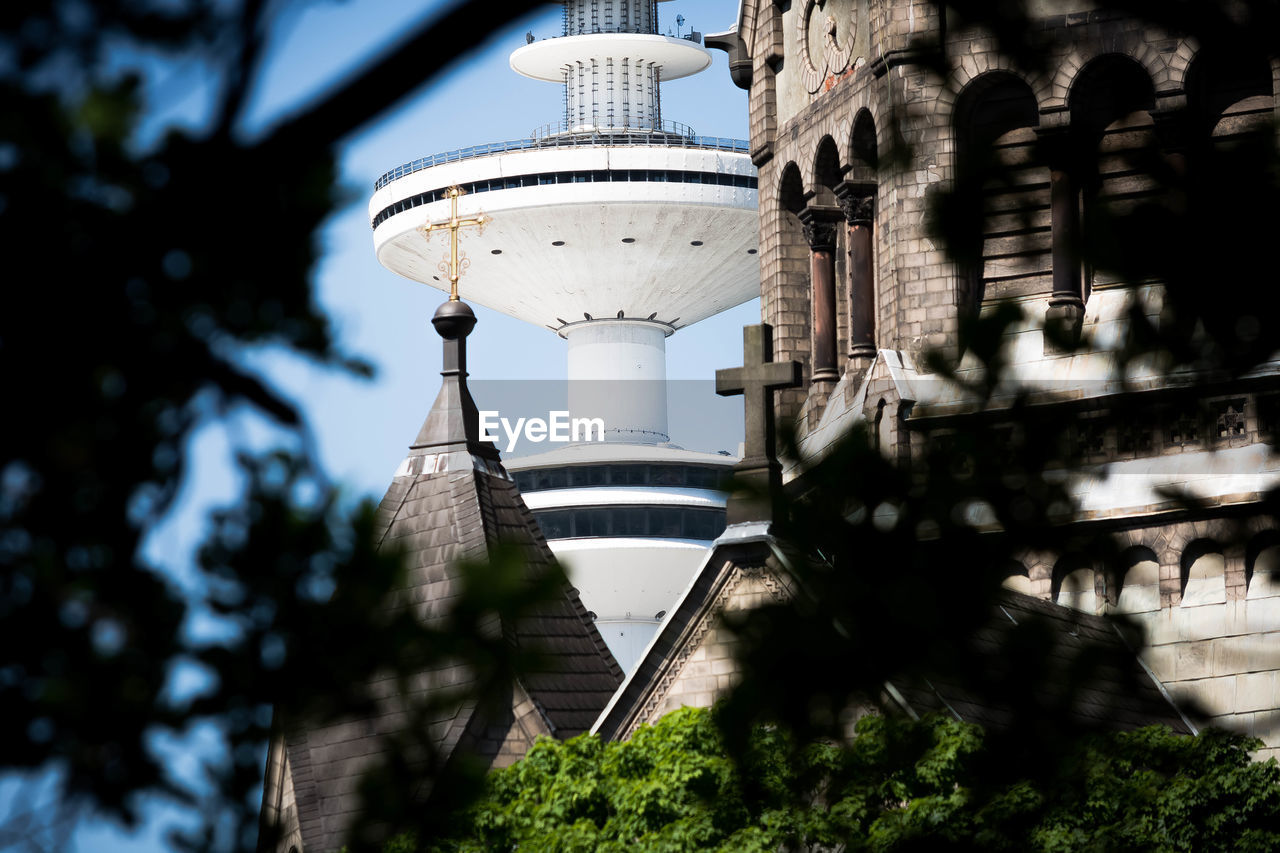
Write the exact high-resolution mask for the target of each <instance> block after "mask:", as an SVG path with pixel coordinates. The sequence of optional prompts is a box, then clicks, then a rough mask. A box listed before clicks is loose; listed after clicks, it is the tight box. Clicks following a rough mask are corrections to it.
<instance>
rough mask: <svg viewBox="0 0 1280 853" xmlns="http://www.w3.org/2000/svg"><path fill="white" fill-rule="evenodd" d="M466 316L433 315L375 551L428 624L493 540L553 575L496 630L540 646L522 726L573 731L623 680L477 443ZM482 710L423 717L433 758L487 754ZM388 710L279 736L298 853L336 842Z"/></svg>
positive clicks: (516, 498)
mask: <svg viewBox="0 0 1280 853" xmlns="http://www.w3.org/2000/svg"><path fill="white" fill-rule="evenodd" d="M475 322H476V321H475V315H474V314H473V313H472V312H471V309H470V308H469V307H467V305H466V304H465V303H462V302H446V303H445V304H444V305H443V306H441V308H440V310H439V311H437V312H436V315H435V317H434V318H433V319H432V323H433V325H435V327H436V330H437V331H438V332H440V334H441V337H443V338H444V339H445V342H444V369H443V370H442V371H441V375H442V377H443V382H442V384H441V388H440V392H439V394H438V395H437V396H436V400H435V403H434V405H433V406H432V407H431V411H430V413H429V414H428V415H427V418H426V421H425V422H424V423H423V425H422V429H421V430H420V431H419V432H418V436H417V438H416V439H415V440H414V443H413V444H412V445H411V446H410V448H409V452H408V455H407V456H406V457H405V459H404V461H403V462H402V463H401V464H400V467H399V468H398V469H397V471H396V473H395V478H394V479H393V480H392V483H391V485H390V487H389V488H388V489H387V492H386V495H385V496H384V497H383V499H382V503H381V504H380V506H379V508H378V514H377V524H376V535H377V537H378V542H379V547H389V546H392V545H394V546H396V547H398V548H400V549H402V550H403V551H404V553H405V559H406V560H407V578H406V581H407V588H406V589H405V596H406V599H407V600H409V601H412V602H415V603H416V604H417V606H418V607H419V608H420V612H421V615H422V617H423V618H424V619H426V620H429V621H430V620H438V619H442V618H443V617H444V616H445V615H446V614H447V613H448V612H449V609H450V604H451V602H452V601H454V600H455V599H456V598H457V597H458V595H459V594H460V592H461V577H460V573H459V570H458V568H457V566H458V563H459V562H460V561H464V560H483V559H486V558H488V557H490V556H491V555H492V553H493V551H492V549H493V548H494V547H495V546H496V545H497V544H498V543H500V542H501V543H506V544H508V545H514V546H516V547H518V548H519V549H521V550H522V551H523V553H524V556H525V565H526V569H527V571H528V573H529V576H530V577H531V578H536V577H545V576H546V573H547V572H554V573H556V574H558V575H559V583H558V584H557V589H558V594H557V595H555V596H553V597H551V598H548V599H545V600H542V601H539V602H536V603H535V604H534V605H533V607H532V608H531V610H530V612H529V615H528V616H527V617H526V618H523V619H521V620H519V621H518V622H517V624H514V625H502V626H500V628H501V630H503V631H504V632H505V633H507V634H508V635H509V636H510V637H512V639H513V640H514V641H515V642H517V643H518V644H520V645H522V646H526V647H533V648H535V649H537V650H538V651H539V652H541V653H542V661H543V664H542V669H541V670H540V671H536V672H528V673H525V674H524V676H523V677H522V679H521V680H520V682H519V683H518V684H517V685H515V692H514V696H515V699H514V700H513V702H514V704H521V703H522V702H523V701H524V700H525V699H527V700H531V704H532V706H533V708H534V710H535V712H536V713H535V714H533V715H532V716H534V717H535V719H534V720H533V721H532V723H530V724H525V723H522V724H521V725H522V726H524V728H526V729H528V728H530V726H531V727H532V729H533V730H534V731H536V732H543V733H548V734H552V735H555V736H557V737H562V738H564V737H571V736H573V735H576V734H580V733H581V732H584V731H586V730H587V728H589V727H590V725H591V723H592V721H594V719H595V718H596V717H597V716H598V715H599V713H600V711H601V709H603V708H604V706H605V704H606V703H607V702H608V700H609V698H610V697H611V696H612V694H613V692H614V690H615V689H616V688H617V686H618V685H619V684H620V683H621V681H622V670H621V669H620V668H619V666H618V664H617V662H616V661H614V659H613V656H612V655H611V654H610V653H609V650H608V647H607V646H606V645H605V643H604V640H603V639H602V638H601V637H600V634H599V632H598V631H597V630H596V627H595V624H594V622H593V621H592V620H591V618H590V617H589V616H588V614H587V610H586V608H585V607H583V605H582V602H581V600H580V599H579V598H578V592H577V590H575V589H573V588H572V587H570V586H569V583H568V580H567V579H566V578H565V577H564V575H563V573H562V572H561V570H560V568H559V566H558V565H557V564H556V562H555V558H554V557H553V556H552V554H551V551H550V549H549V548H548V547H547V543H546V540H545V539H544V538H543V535H542V532H541V530H540V529H539V528H538V525H537V523H536V522H535V521H534V519H533V515H532V514H531V513H530V512H529V509H528V508H527V507H526V506H525V504H524V501H523V500H522V499H521V498H520V494H519V492H518V491H517V489H516V487H515V484H514V483H513V482H512V479H511V477H510V476H509V475H508V474H507V472H506V471H505V470H504V469H503V467H502V463H501V461H500V459H499V456H498V452H497V450H496V449H495V448H494V446H493V445H492V444H490V443H485V442H481V441H479V428H478V420H479V418H478V414H477V412H476V407H475V403H474V401H473V400H472V399H471V394H470V392H469V391H468V390H467V385H466V376H467V373H466V343H465V339H466V336H467V335H468V334H469V333H470V331H471V329H472V327H473V326H474V325H475ZM495 627H499V626H495ZM427 675H431V674H427ZM472 677H473V674H472V673H469V672H466V671H462V672H458V671H456V670H451V671H450V672H449V673H447V678H444V679H430V678H429V679H426V680H427V681H431V680H440V681H442V682H444V681H447V682H448V683H449V684H450V686H451V687H464V686H465V685H466V683H467V682H468V681H469V680H471V679H472ZM524 704H525V705H527V704H529V703H524ZM507 710H511V709H507ZM481 716H483V715H482V714H481V713H480V712H479V711H478V710H477V707H476V706H475V704H474V703H472V704H468V705H463V706H461V707H458V708H454V709H451V710H450V711H448V712H445V713H444V714H442V716H441V718H440V719H436V720H432V730H433V731H436V732H439V735H438V737H437V740H436V743H437V746H438V747H439V750H440V757H441V758H442V759H447V758H448V757H449V756H450V755H452V754H453V753H454V752H455V751H456V750H457V749H458V748H459V745H460V744H465V746H463V747H462V748H464V749H469V750H472V751H478V752H480V753H482V754H485V755H486V757H489V758H492V757H493V755H492V753H493V751H494V750H496V748H497V747H498V746H500V745H501V744H500V741H501V737H499V739H498V741H494V740H493V739H492V738H489V739H488V740H486V739H485V735H482V734H478V733H481V732H485V731H487V730H490V729H491V728H492V726H493V723H495V722H498V723H499V724H501V723H502V721H488V720H482V719H480V717H481ZM526 716H529V715H527V714H526ZM397 717H400V718H401V719H402V718H403V715H395V714H391V715H385V716H382V717H379V718H377V719H370V720H356V721H348V722H344V723H340V724H335V725H332V726H327V727H323V728H311V729H307V730H305V731H298V732H295V733H293V734H291V735H290V736H288V737H287V738H286V752H287V758H288V765H289V767H290V770H291V777H292V786H293V790H294V797H295V800H296V806H297V816H298V823H299V829H300V833H301V837H302V842H303V848H304V849H305V850H306V851H327V850H331V849H336V848H338V847H339V846H341V844H342V843H343V834H344V832H345V830H346V829H347V827H348V826H349V825H350V821H351V819H352V817H353V814H354V812H355V810H356V808H357V807H358V798H357V796H356V794H355V790H356V781H357V779H358V778H359V776H360V774H361V773H362V771H363V770H364V768H365V766H366V765H367V763H368V761H369V758H370V756H372V755H375V754H376V753H377V752H378V749H379V740H380V737H381V736H382V735H385V734H388V733H390V732H391V731H392V729H389V728H388V725H393V723H388V721H389V720H395V719H396V718H397ZM510 719H511V717H510V716H508V717H507V721H508V722H509V721H510Z"/></svg>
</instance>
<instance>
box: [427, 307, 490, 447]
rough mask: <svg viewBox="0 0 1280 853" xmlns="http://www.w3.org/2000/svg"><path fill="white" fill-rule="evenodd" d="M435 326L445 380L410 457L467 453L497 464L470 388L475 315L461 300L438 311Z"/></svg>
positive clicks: (442, 374) (434, 321) (434, 319)
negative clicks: (482, 435) (482, 432)
mask: <svg viewBox="0 0 1280 853" xmlns="http://www.w3.org/2000/svg"><path fill="white" fill-rule="evenodd" d="M431 325H433V326H435V329H436V332H438V333H439V334H440V337H441V338H443V339H444V360H443V364H442V367H441V370H440V376H441V377H442V378H443V381H442V382H441V383H440V393H439V394H437V395H436V401H435V403H434V404H432V406H431V412H430V413H429V414H428V415H427V419H426V421H425V422H424V423H423V424H422V429H421V430H419V431H418V437H417V438H416V439H414V442H413V444H412V445H410V446H409V455H410V456H411V457H412V456H415V455H425V454H429V453H443V452H449V451H466V452H468V453H471V454H472V455H474V456H480V457H483V458H485V459H491V460H495V461H496V460H497V459H498V451H497V448H495V447H494V446H493V444H492V443H490V442H484V441H481V440H480V413H479V411H478V410H477V409H476V403H475V400H473V399H472V398H471V391H470V390H469V389H468V388H467V335H469V334H471V330H472V329H474V328H475V325H476V315H475V312H473V311H472V310H471V306H470V305H468V304H467V303H465V302H462V301H461V300H459V301H456V302H455V301H453V300H450V301H448V302H445V303H444V304H442V305H441V306H440V307H439V308H437V309H436V313H435V316H433V317H432V318H431Z"/></svg>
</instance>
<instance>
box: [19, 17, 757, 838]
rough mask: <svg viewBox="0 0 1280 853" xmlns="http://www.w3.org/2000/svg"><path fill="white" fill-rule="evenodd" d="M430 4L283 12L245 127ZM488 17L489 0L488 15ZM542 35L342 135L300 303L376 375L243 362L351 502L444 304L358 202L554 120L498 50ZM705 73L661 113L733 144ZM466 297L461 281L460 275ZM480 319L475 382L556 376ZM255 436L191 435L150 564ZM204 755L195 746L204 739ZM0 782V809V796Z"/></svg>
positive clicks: (725, 329) (253, 428) (160, 77)
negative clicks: (395, 175)
mask: <svg viewBox="0 0 1280 853" xmlns="http://www.w3.org/2000/svg"><path fill="white" fill-rule="evenodd" d="M440 5H441V4H439V3H432V2H421V3H408V2H404V0H344V1H343V2H335V0H322V1H321V2H317V3H315V4H312V5H298V4H291V5H288V6H287V7H286V9H285V11H284V13H283V14H282V15H281V17H280V20H279V22H278V26H277V28H276V30H275V32H274V33H273V36H272V40H271V44H270V50H269V53H268V61H267V67H266V69H265V73H264V75H263V77H262V79H261V80H260V81H258V86H257V89H256V90H255V94H254V96H253V100H252V107H251V119H250V122H249V128H248V130H249V132H252V131H253V128H254V127H262V126H265V125H267V124H269V123H270V122H271V121H273V120H274V119H275V118H278V117H279V116H281V115H283V114H285V113H288V112H290V111H292V110H295V109H298V108H300V107H301V106H303V105H305V104H306V103H307V102H308V101H309V100H311V99H312V98H315V97H316V96H318V95H319V94H320V93H322V92H323V91H324V90H325V89H326V88H327V87H328V86H329V85H332V84H333V83H334V82H336V81H337V80H339V79H341V77H342V76H343V75H345V74H346V73H348V72H350V71H351V70H352V69H353V68H355V67H357V66H358V65H359V64H360V63H361V62H362V61H364V60H366V59H368V58H369V57H371V56H372V55H374V54H376V52H377V51H378V50H380V49H381V48H383V47H386V46H389V45H390V44H393V43H394V42H395V41H396V40H397V38H398V37H399V36H400V35H401V34H403V33H404V32H405V31H406V29H407V28H408V27H409V26H411V25H412V24H413V23H414V22H415V21H417V20H419V19H421V18H422V17H423V16H424V15H430V14H431V13H432V10H433V9H434V8H436V7H438V6H440ZM496 8H498V9H500V8H501V5H500V4H497V5H496ZM659 14H660V21H661V25H660V30H661V32H664V33H665V32H666V31H667V29H668V28H669V27H671V28H674V26H675V18H676V16H677V15H683V16H684V18H685V19H686V23H685V25H684V28H683V29H684V31H685V32H687V31H688V30H689V29H690V28H691V27H692V28H693V29H697V30H699V31H701V32H703V33H707V32H716V31H720V30H725V29H728V28H729V26H731V24H732V23H733V21H734V19H735V17H736V14H737V3H736V2H735V0H701V1H700V2H698V1H697V0H674V2H664V3H661V4H660V6H659ZM530 30H531V31H532V32H533V34H534V35H535V37H538V38H543V37H551V36H555V35H558V34H559V31H560V10H559V7H558V6H548V7H546V9H545V10H544V11H543V12H540V13H537V14H534V15H531V16H529V17H526V18H523V19H520V20H517V21H513V22H510V23H508V24H506V25H504V26H499V28H497V29H495V31H494V32H493V33H492V35H491V36H490V37H489V38H488V39H486V40H485V41H484V42H483V43H482V44H481V45H480V46H479V47H478V48H477V49H475V50H474V51H473V52H472V53H471V54H469V55H468V56H466V57H465V58H464V59H463V60H462V61H461V62H459V63H457V64H456V65H455V66H453V67H452V68H450V69H449V70H447V71H446V72H445V73H444V74H442V75H439V76H437V77H436V78H435V79H434V80H432V81H431V82H430V83H429V84H428V85H425V86H423V87H422V88H421V89H420V90H419V91H418V92H416V93H415V95H414V96H413V97H411V98H410V99H407V100H406V101H405V102H403V103H402V104H401V105H400V106H399V108H398V109H396V110H394V111H393V112H391V113H389V114H386V115H384V116H383V117H382V118H381V119H380V120H379V121H377V122H376V123H374V124H372V125H370V126H368V127H366V128H364V129H363V130H362V131H361V132H360V133H359V134H357V135H354V136H352V137H351V138H350V139H348V140H347V141H346V142H345V144H344V145H343V147H342V149H341V151H340V158H341V174H342V181H343V183H344V185H345V186H346V187H347V189H348V195H349V199H350V201H349V203H348V204H346V205H345V206H344V207H342V208H341V209H340V210H339V211H338V212H337V213H336V214H335V215H334V217H333V218H332V219H331V220H330V221H329V223H327V225H326V226H325V227H324V229H323V231H322V233H321V235H320V239H321V245H322V247H323V259H322V261H321V263H320V265H319V267H318V268H317V270H316V274H315V294H316V298H317V300H318V301H319V303H320V304H321V305H322V306H323V308H324V310H325V311H326V312H327V313H328V314H329V316H330V317H331V318H332V321H333V323H334V326H335V329H336V331H337V335H338V338H339V340H340V342H341V345H342V346H343V348H344V349H345V350H346V351H348V352H349V353H351V354H354V355H358V356H360V357H362V358H364V359H366V360H368V361H369V362H370V363H372V364H373V365H374V366H375V368H376V370H377V374H376V377H375V378H374V379H373V380H370V381H365V380H358V379H353V378H350V377H346V376H341V375H335V374H333V373H330V372H327V371H324V370H320V369H317V368H316V367H314V366H313V365H310V364H307V363H305V362H301V361H299V360H296V359H290V358H285V357H281V356H280V355H278V354H275V353H263V354H260V356H259V357H257V358H256V359H255V361H256V363H257V364H258V365H259V366H260V368H261V369H262V370H263V371H264V372H265V373H267V374H268V375H269V376H270V377H271V379H272V381H273V382H275V383H276V384H277V385H278V386H279V387H281V388H283V389H284V390H285V391H286V393H287V394H289V395H290V396H291V397H292V398H293V399H294V400H295V401H296V402H297V403H299V404H300V406H301V408H302V409H303V410H304V412H305V413H306V415H307V417H308V419H309V421H310V423H311V426H312V429H313V431H314V435H315V440H316V446H317V447H318V449H319V453H320V455H321V458H322V460H323V463H324V466H325V468H326V469H327V470H328V472H329V474H330V475H331V477H332V478H333V479H334V480H335V481H337V482H339V483H342V484H343V487H344V489H346V490H347V494H348V495H349V496H350V497H353V498H354V497H359V496H369V497H375V498H376V497H379V496H380V495H381V493H382V491H383V490H384V489H385V488H386V486H387V484H388V483H389V482H390V479H391V474H392V472H393V471H394V470H395V468H396V466H397V464H398V463H399V461H400V459H401V458H402V456H403V454H404V450H405V448H406V446H407V445H408V443H409V442H410V441H411V440H412V438H413V437H414V435H415V434H416V432H417V429H418V426H419V425H420V424H421V422H422V419H423V417H424V416H425V414H426V411H427V409H428V407H429V406H430V404H431V401H432V399H433V398H434V396H435V392H436V390H437V388H438V382H439V373H438V371H439V369H440V341H439V338H438V337H437V336H436V335H435V333H434V332H433V331H432V329H431V327H430V323H429V320H430V317H431V314H432V313H433V312H434V310H435V308H436V306H437V305H438V304H439V303H440V302H441V301H443V299H444V298H445V297H444V295H443V294H441V293H440V292H439V291H436V290H434V289H431V288H428V287H426V286H424V285H421V284H417V283H414V282H411V281H408V280H406V279H403V278H400V277H399V276H397V275H395V274H393V273H391V272H389V271H387V270H385V269H383V268H382V267H381V266H380V265H379V264H378V263H377V261H376V259H375V258H374V255H373V241H372V232H371V230H370V227H369V222H368V214H367V203H368V199H369V195H370V194H371V192H372V189H373V182H374V180H375V179H376V178H377V176H378V175H380V174H382V173H383V172H385V171H387V170H389V169H392V168H394V167H395V166H397V165H400V164H401V163H405V162H408V161H410V160H414V159H417V158H419V157H422V156H425V155H428V154H433V153H437V152H440V151H446V150H450V149H454V148H461V147H465V146H468V145H474V144H478V143H482V142H494V141H500V140H507V139H517V138H521V137H524V136H526V135H528V133H529V132H530V131H531V130H533V129H534V128H536V127H539V126H541V125H544V124H547V123H548V122H553V121H557V120H558V119H559V108H560V103H561V92H560V90H559V87H557V86H556V85H553V84H548V83H541V82H536V81H532V80H527V79H525V78H523V77H520V76H519V75H517V74H515V73H514V72H513V71H511V70H510V68H509V66H508V64H507V57H508V55H509V54H510V53H511V51H513V50H515V49H516V48H518V47H520V46H521V45H523V44H524V42H525V38H524V34H525V32H526V31H530ZM712 55H713V58H714V64H713V66H712V67H711V68H710V69H708V70H707V71H705V72H703V73H702V74H699V75H696V76H694V77H691V78H687V79H684V80H679V81H675V82H672V83H667V84H664V85H663V89H662V100H663V104H662V106H663V117H664V118H666V119H669V120H673V121H678V122H683V123H685V124H688V125H691V126H692V127H694V128H695V129H696V131H697V132H698V133H700V134H703V135H708V136H732V137H737V138H745V137H746V128H747V101H746V93H745V92H743V91H741V90H739V89H737V88H735V87H734V86H733V84H732V83H731V82H730V81H729V75H728V69H727V64H726V60H725V55H724V54H723V53H721V52H719V51H713V52H712ZM148 71H149V72H150V75H149V77H150V85H149V86H148V94H149V103H148V108H149V111H150V121H149V124H148V133H155V132H158V131H159V130H160V129H162V128H163V127H165V126H167V125H171V124H175V123H177V124H182V123H190V124H192V125H198V124H199V123H200V121H201V116H202V109H203V108H204V107H205V105H207V99H208V95H209V92H208V89H207V88H206V84H205V79H204V74H203V71H204V69H203V68H201V66H200V65H199V64H198V63H196V62H190V63H183V64H178V65H164V64H159V65H152V66H150V67H149V69H148ZM463 289H464V294H465V278H464V280H463ZM476 313H477V315H478V317H479V320H480V322H479V324H478V326H477V328H476V331H475V332H474V333H473V334H472V336H471V338H470V349H469V360H470V365H469V367H470V372H471V375H472V377H473V378H474V379H476V380H480V381H489V380H512V379H561V378H563V376H564V372H565V345H564V342H563V341H561V340H560V339H559V338H558V337H556V336H555V335H554V334H553V333H551V332H550V331H548V330H547V329H545V328H537V327H533V326H531V325H528V324H525V323H522V322H519V321H517V320H513V319H509V318H507V317H504V316H502V315H500V314H497V313H495V312H493V311H489V310H487V309H484V308H481V307H478V306H477V307H476ZM755 322H759V308H758V303H757V302H756V301H752V302H750V303H747V304H746V305H744V306H740V307H739V308H737V309H733V310H730V311H727V312H725V313H724V314H721V315H719V316H717V317H713V318H711V319H709V320H706V321H703V322H702V323H699V324H697V325H694V326H692V327H689V328H687V329H683V330H681V331H680V332H679V333H677V334H676V335H674V336H673V337H672V338H670V339H669V340H668V342H667V353H668V358H667V367H668V377H669V378H670V379H680V380H703V381H707V380H710V379H712V378H713V376H714V371H715V369H716V368H718V367H728V366H733V365H736V364H739V363H740V362H741V341H742V333H741V329H742V326H743V325H744V324H747V323H755ZM678 414H679V413H678V412H673V413H672V421H673V436H672V438H673V440H674V441H676V442H681V441H682V437H681V435H680V434H679V432H678V426H676V424H677V421H678ZM245 435H248V436H250V440H257V441H270V440H271V436H270V434H269V432H267V431H265V430H264V428H263V427H262V426H261V425H260V424H258V423H255V422H253V421H252V420H246V419H240V418H233V419H232V423H231V424H230V425H227V424H214V425H210V426H209V427H208V428H206V429H204V430H202V431H201V433H200V434H199V435H197V436H196V438H195V439H194V441H193V445H192V450H193V452H194V458H195V460H196V464H195V465H194V470H193V476H192V479H191V481H190V483H189V484H188V486H187V487H186V488H185V490H184V493H183V496H182V499H181V500H180V503H179V506H178V508H177V511H176V512H175V513H174V516H173V520H172V522H171V523H170V524H168V525H167V526H166V527H165V529H163V530H161V531H159V532H158V533H157V534H156V536H154V537H153V539H152V541H151V542H150V543H149V545H148V553H149V556H151V557H152V558H153V559H154V560H156V561H157V562H160V563H162V564H164V565H166V566H167V567H168V568H169V570H170V571H171V572H173V573H174V576H175V577H177V578H179V579H182V578H183V576H184V575H187V574H188V571H187V568H186V567H187V566H188V565H189V555H190V554H191V549H192V548H193V547H194V546H195V544H196V543H197V542H198V541H199V539H200V538H201V536H202V534H203V517H204V514H205V512H206V511H207V509H208V508H209V507H210V506H212V505H214V504H217V503H219V502H223V501H227V500H231V499H233V498H234V495H235V493H236V490H237V488H238V482H237V480H236V478H235V476H234V475H233V474H232V468H231V458H230V456H229V452H228V451H229V446H230V441H232V440H233V439H234V438H236V437H243V436H245ZM739 440H740V435H739V436H733V435H728V436H723V437H722V438H721V439H720V440H717V441H716V442H715V443H714V446H700V445H699V444H696V443H689V442H688V440H687V439H683V441H684V442H685V443H686V444H687V446H689V447H691V448H692V449H700V450H718V449H721V448H728V449H734V448H735V447H736V443H737V441H739ZM208 734H209V733H203V734H202V733H199V732H197V733H194V734H193V735H192V738H191V739H190V742H189V743H186V744H177V745H175V746H174V747H173V750H172V752H171V753H170V754H171V755H172V762H173V766H174V770H175V772H178V773H182V772H183V771H184V769H185V770H186V771H194V769H195V768H194V766H193V764H192V761H191V753H190V752H189V751H190V750H198V748H199V743H200V742H201V741H202V739H205V738H207V737H208ZM206 748H208V743H207V742H206ZM3 788H4V783H3V781H0V800H3V799H5V798H6V797H5V795H4V791H3ZM172 818H173V815H172V813H169V812H159V811H157V812H156V814H155V815H154V819H153V820H151V821H150V822H149V823H148V824H147V825H146V826H144V827H142V828H141V830H140V831H139V832H137V833H133V834H128V835H126V834H122V833H120V832H118V831H117V830H115V829H113V828H110V827H108V826H105V825H102V824H93V823H91V822H90V823H85V824H82V826H81V828H80V829H79V831H78V832H77V833H76V834H75V842H74V844H73V848H74V849H76V850H80V851H102V850H140V851H152V850H162V849H164V846H163V842H162V838H163V835H162V829H163V826H164V825H165V824H166V823H168V822H169V821H170V820H172Z"/></svg>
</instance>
